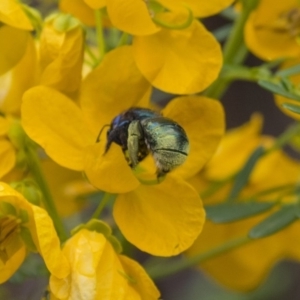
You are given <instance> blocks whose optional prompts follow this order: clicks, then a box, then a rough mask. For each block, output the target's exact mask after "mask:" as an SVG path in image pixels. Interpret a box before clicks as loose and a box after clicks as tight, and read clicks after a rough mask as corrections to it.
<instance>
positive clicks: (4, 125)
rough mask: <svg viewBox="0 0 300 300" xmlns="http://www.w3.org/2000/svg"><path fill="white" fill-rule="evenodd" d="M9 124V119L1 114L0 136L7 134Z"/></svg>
mask: <svg viewBox="0 0 300 300" xmlns="http://www.w3.org/2000/svg"><path fill="white" fill-rule="evenodd" d="M9 125H10V124H9V121H8V120H7V119H6V118H4V117H2V116H0V136H3V135H7V133H8V130H9Z"/></svg>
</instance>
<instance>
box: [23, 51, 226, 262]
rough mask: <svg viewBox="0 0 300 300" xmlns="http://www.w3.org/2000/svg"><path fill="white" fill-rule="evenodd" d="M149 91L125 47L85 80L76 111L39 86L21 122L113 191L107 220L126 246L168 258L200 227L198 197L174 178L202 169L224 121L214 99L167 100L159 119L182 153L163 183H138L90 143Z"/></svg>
mask: <svg viewBox="0 0 300 300" xmlns="http://www.w3.org/2000/svg"><path fill="white" fill-rule="evenodd" d="M120 66H122V67H121V68H120ZM99 78H100V80H99ZM150 91H151V89H150V86H149V84H148V83H147V81H146V80H145V79H144V78H143V77H142V75H141V74H140V73H139V71H138V70H137V68H136V67H135V64H134V60H133V58H132V54H131V47H129V46H126V47H121V48H118V49H116V50H114V51H111V52H110V53H109V54H108V55H107V56H106V57H105V58H104V60H103V62H102V64H101V65H100V66H99V67H98V68H97V69H95V70H94V71H93V72H92V73H90V74H89V75H88V76H87V77H86V78H85V80H84V82H83V84H82V89H81V97H80V101H81V109H82V110H81V109H80V108H79V107H78V106H76V104H74V103H73V102H72V101H70V99H68V98H67V97H65V96H64V95H62V94H60V93H59V92H57V91H55V90H53V89H51V88H48V87H44V86H39V87H35V88H33V89H31V90H29V91H28V92H26V94H25V96H24V99H23V100H24V102H23V107H22V117H23V120H22V122H23V126H24V129H25V131H26V132H27V133H28V135H29V136H30V137H31V138H32V139H33V140H35V141H36V142H37V143H39V144H40V145H41V146H42V147H43V148H44V149H45V151H46V152H47V154H48V155H49V156H50V157H51V158H52V159H53V160H55V161H56V162H57V163H58V164H60V165H62V166H64V167H67V168H70V169H73V170H78V171H84V172H85V174H86V175H87V177H88V179H89V180H90V182H91V183H92V184H93V185H94V186H96V187H97V188H98V189H100V190H103V191H107V192H110V193H121V194H120V195H119V196H118V197H117V199H116V203H115V206H114V217H115V219H116V222H117V224H118V226H119V227H120V229H121V230H122V232H123V233H124V234H125V236H126V238H127V239H128V240H129V241H130V242H132V243H133V244H135V245H136V246H137V247H139V248H140V249H142V250H144V251H147V252H150V253H152V254H157V255H162V256H166V255H175V254H177V253H179V252H181V251H183V250H184V249H186V248H187V247H188V246H189V245H190V244H191V243H192V241H193V240H194V239H195V238H196V236H197V235H198V234H199V232H200V231H201V227H202V224H203V221H204V213H203V208H202V204H201V200H200V198H199V196H198V194H197V193H196V192H195V191H194V189H193V188H191V187H190V186H189V185H188V184H186V183H185V182H184V181H183V180H182V179H180V178H176V177H175V176H176V175H177V177H178V176H183V177H186V178H187V177H191V176H193V175H194V174H196V173H197V172H198V171H199V170H200V169H201V168H202V166H203V165H204V164H205V162H206V161H207V160H208V159H209V158H210V156H211V155H212V154H213V152H214V150H215V148H216V146H217V144H218V142H219V140H220V137H221V136H222V134H223V128H224V115H223V109H222V106H221V105H220V104H219V103H218V102H217V101H215V100H211V99H208V98H205V97H196V96H190V97H180V98H177V99H174V100H173V101H172V102H171V103H170V104H169V105H168V106H167V107H166V108H165V109H164V111H163V114H164V115H165V116H167V117H169V118H171V119H174V120H175V121H177V122H178V123H179V124H181V125H182V126H183V127H184V128H185V130H186V132H187V135H188V138H189V140H190V146H191V151H190V154H189V156H188V159H187V161H186V163H185V164H184V165H183V166H181V167H179V168H178V169H177V170H175V171H174V172H173V175H174V176H172V174H171V176H167V179H166V180H165V181H164V182H163V183H161V184H159V185H155V186H150V185H141V184H140V182H139V180H138V179H137V178H136V176H135V175H134V173H133V172H132V170H131V169H130V167H129V166H128V164H127V162H126V160H125V158H124V155H123V153H122V150H121V148H120V147H119V146H118V145H116V144H112V147H111V149H110V150H109V151H108V152H107V153H106V154H105V155H103V153H104V147H105V138H103V137H101V141H100V143H96V139H97V136H98V133H99V131H100V129H101V128H102V127H103V125H105V124H109V123H110V122H111V121H112V119H113V118H114V117H115V116H117V115H118V114H119V113H121V112H122V111H123V110H126V109H128V108H130V107H132V106H141V107H147V104H148V101H149V100H148V97H149V93H150ZM98 99H99V100H100V101H99V100H98ZM49 103H51V105H50V106H49ZM103 135H104V134H103ZM153 175H154V174H153ZM152 178H153V176H152ZM171 203H172V204H171ZM175 203H176V205H175ZM170 207H172V210H170ZM125 211H130V213H125ZM158 216H160V217H158ZM166 224H168V225H166Z"/></svg>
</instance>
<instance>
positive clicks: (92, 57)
mask: <svg viewBox="0 0 300 300" xmlns="http://www.w3.org/2000/svg"><path fill="white" fill-rule="evenodd" d="M85 51H86V53H87V54H88V56H89V57H90V59H91V60H92V65H93V66H97V64H98V59H97V57H96V55H95V54H94V53H93V51H92V50H91V48H90V47H89V46H88V45H85Z"/></svg>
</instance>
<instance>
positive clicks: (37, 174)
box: [25, 141, 68, 242]
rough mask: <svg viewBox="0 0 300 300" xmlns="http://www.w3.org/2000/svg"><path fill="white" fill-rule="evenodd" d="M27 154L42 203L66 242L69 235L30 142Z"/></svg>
mask: <svg viewBox="0 0 300 300" xmlns="http://www.w3.org/2000/svg"><path fill="white" fill-rule="evenodd" d="M25 153H26V155H27V159H28V164H29V167H30V171H31V174H32V175H33V177H34V179H35V181H36V183H37V184H38V186H39V188H40V190H41V192H42V193H43V197H42V201H43V204H44V206H45V209H46V210H47V212H48V214H49V215H50V217H51V218H52V220H53V223H54V227H55V229H56V231H57V234H58V236H59V238H60V240H61V241H62V242H64V241H65V240H67V238H68V235H67V233H66V230H65V228H64V225H63V223H62V220H61V218H60V217H59V215H58V212H57V210H56V207H55V205H54V201H53V198H52V196H51V192H50V189H49V187H48V185H47V182H46V180H45V178H44V175H43V171H42V169H41V166H40V160H39V158H38V155H37V153H36V151H35V149H34V148H33V147H32V145H31V142H30V141H28V142H27V143H26V146H25Z"/></svg>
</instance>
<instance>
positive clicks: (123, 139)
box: [99, 107, 189, 179]
mask: <svg viewBox="0 0 300 300" xmlns="http://www.w3.org/2000/svg"><path fill="white" fill-rule="evenodd" d="M99 135H100V134H99ZM112 142H115V143H116V144H118V145H120V146H121V147H122V150H123V153H124V154H125V157H126V159H127V160H128V162H129V165H130V166H131V167H132V168H134V167H136V165H137V164H138V163H139V162H140V161H142V160H143V159H144V158H145V157H146V156H147V155H148V154H149V153H151V154H152V156H153V158H154V161H155V163H156V167H157V172H156V173H157V178H158V179H159V178H160V177H163V176H164V175H165V174H167V173H168V172H170V171H171V170H173V169H174V168H176V167H178V166H180V165H182V164H183V163H184V162H185V160H186V158H187V155H188V153H189V141H188V138H187V135H186V133H185V131H184V129H183V128H182V127H181V126H180V125H179V124H177V123H176V122H174V121H173V120H171V119H168V118H165V117H163V116H162V115H160V114H159V113H157V112H154V111H153V110H150V109H146V108H138V107H133V108H130V109H128V110H126V111H124V112H123V113H121V114H119V115H118V116H116V117H115V118H114V119H113V121H112V123H111V124H110V129H109V130H108V131H107V143H106V148H105V153H106V152H107V151H108V150H109V148H110V146H111V144H112Z"/></svg>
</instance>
